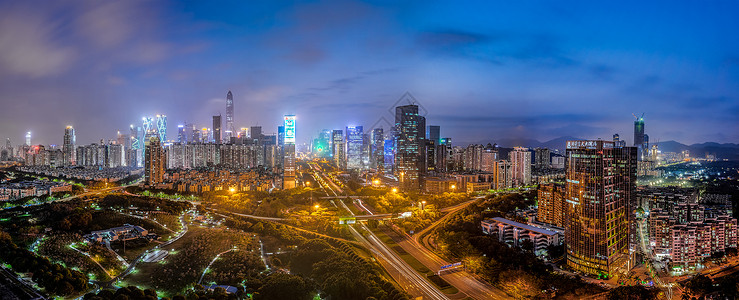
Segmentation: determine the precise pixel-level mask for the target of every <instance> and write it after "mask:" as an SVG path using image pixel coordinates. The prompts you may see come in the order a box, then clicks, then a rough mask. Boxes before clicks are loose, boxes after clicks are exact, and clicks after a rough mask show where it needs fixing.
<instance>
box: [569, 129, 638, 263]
mask: <svg viewBox="0 0 739 300" xmlns="http://www.w3.org/2000/svg"><path fill="white" fill-rule="evenodd" d="M566 145H567V146H566V150H567V152H566V156H567V164H566V174H567V182H566V188H565V202H566V203H565V205H566V212H565V221H564V225H565V243H566V244H567V251H566V252H567V265H568V266H569V267H571V268H572V269H574V270H576V271H580V272H583V273H587V274H593V275H596V276H603V275H604V276H607V277H612V276H614V275H616V274H618V273H625V272H628V271H629V270H630V269H631V265H632V264H631V258H630V252H629V248H630V247H629V242H630V233H631V223H632V221H633V217H632V215H633V213H632V210H631V207H630V206H631V205H630V204H631V201H632V199H634V197H635V188H636V148H635V147H614V143H613V142H610V141H602V140H597V141H592V140H591V141H567V144H566Z"/></svg>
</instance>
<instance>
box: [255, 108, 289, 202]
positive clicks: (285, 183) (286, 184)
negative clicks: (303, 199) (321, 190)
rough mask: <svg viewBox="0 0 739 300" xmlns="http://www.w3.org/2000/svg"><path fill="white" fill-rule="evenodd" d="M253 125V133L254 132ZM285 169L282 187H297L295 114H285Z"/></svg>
mask: <svg viewBox="0 0 739 300" xmlns="http://www.w3.org/2000/svg"><path fill="white" fill-rule="evenodd" d="M253 128H254V127H252V133H254V131H253V130H254V129H253ZM261 131H262V130H261V127H260V128H259V135H260V136H261ZM282 166H283V168H284V171H283V173H282V188H283V189H286V190H287V189H292V188H295V175H296V174H295V173H296V170H295V116H294V115H285V156H284V159H283V164H282Z"/></svg>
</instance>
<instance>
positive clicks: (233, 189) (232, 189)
mask: <svg viewBox="0 0 739 300" xmlns="http://www.w3.org/2000/svg"><path fill="white" fill-rule="evenodd" d="M228 191H229V192H231V193H233V192H235V191H236V189H235V188H230V189H229V190H228Z"/></svg>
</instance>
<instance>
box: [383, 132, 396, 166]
mask: <svg viewBox="0 0 739 300" xmlns="http://www.w3.org/2000/svg"><path fill="white" fill-rule="evenodd" d="M383 148H384V149H383V150H384V153H383V154H384V155H385V157H384V159H385V161H384V162H385V164H384V167H385V170H393V166H394V165H395V140H394V139H393V138H388V139H386V140H385V141H384V142H383Z"/></svg>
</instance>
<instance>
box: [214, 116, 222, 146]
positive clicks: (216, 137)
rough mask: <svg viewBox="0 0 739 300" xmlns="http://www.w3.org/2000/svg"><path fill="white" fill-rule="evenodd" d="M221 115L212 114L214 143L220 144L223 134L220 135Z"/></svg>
mask: <svg viewBox="0 0 739 300" xmlns="http://www.w3.org/2000/svg"><path fill="white" fill-rule="evenodd" d="M221 125H222V123H221V115H217V116H213V141H214V142H215V143H216V144H220V143H221V141H222V140H223V135H221Z"/></svg>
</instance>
